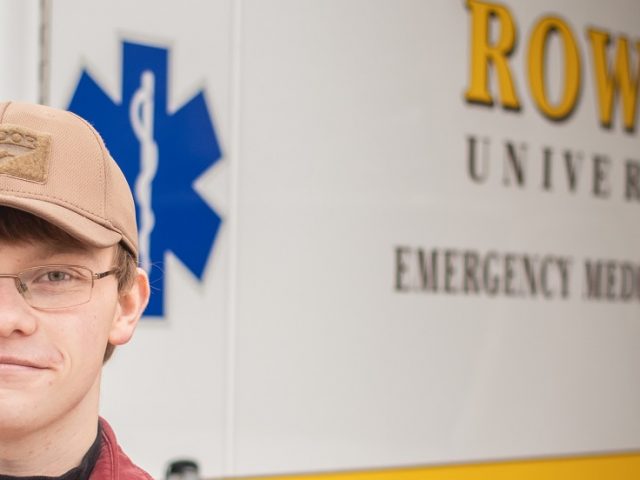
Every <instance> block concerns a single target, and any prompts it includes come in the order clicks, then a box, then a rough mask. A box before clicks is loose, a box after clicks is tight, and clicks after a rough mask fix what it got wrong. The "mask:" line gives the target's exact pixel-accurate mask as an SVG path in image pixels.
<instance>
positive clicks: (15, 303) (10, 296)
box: [0, 278, 36, 337]
mask: <svg viewBox="0 0 640 480" xmlns="http://www.w3.org/2000/svg"><path fill="white" fill-rule="evenodd" d="M16 285H17V284H16V281H15V279H14V278H0V337H9V336H11V335H14V334H22V335H31V334H32V333H33V332H35V330H36V319H35V317H34V315H33V312H32V310H31V307H30V306H29V305H28V304H27V302H26V300H25V299H24V298H23V297H22V295H21V294H20V292H19V291H18V288H16Z"/></svg>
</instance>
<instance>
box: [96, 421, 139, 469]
mask: <svg viewBox="0 0 640 480" xmlns="http://www.w3.org/2000/svg"><path fill="white" fill-rule="evenodd" d="M100 431H101V433H100V435H101V437H102V438H101V445H100V456H99V457H98V461H97V462H96V465H95V467H94V468H93V472H92V473H91V477H90V480H134V479H135V480H138V479H145V480H152V477H151V475H149V474H148V473H147V472H145V471H144V470H142V469H141V468H140V467H138V466H137V465H135V464H134V463H133V462H132V461H131V459H130V458H129V457H128V456H127V455H126V454H125V453H124V452H123V451H122V448H121V447H120V445H118V441H117V440H116V435H115V433H114V432H113V429H112V428H111V426H110V425H109V424H108V423H107V422H106V420H104V419H103V418H101V419H100Z"/></svg>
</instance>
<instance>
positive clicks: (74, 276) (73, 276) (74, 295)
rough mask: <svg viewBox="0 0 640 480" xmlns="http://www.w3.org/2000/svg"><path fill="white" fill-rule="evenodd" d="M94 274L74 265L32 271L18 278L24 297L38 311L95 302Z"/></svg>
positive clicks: (25, 272) (46, 267)
mask: <svg viewBox="0 0 640 480" xmlns="http://www.w3.org/2000/svg"><path fill="white" fill-rule="evenodd" d="M92 275H93V274H92V272H91V270H89V269H88V268H84V267H76V266H70V265H47V266H44V267H36V268H31V269H29V270H25V271H24V272H21V273H20V274H19V275H18V276H19V278H20V282H21V283H22V286H21V287H20V288H21V289H22V290H23V295H24V297H25V299H26V300H27V302H29V304H30V305H31V306H32V307H35V308H52V309H53V308H66V307H73V306H76V305H81V304H83V303H87V302H88V301H89V300H90V299H91V286H92V284H93V281H92Z"/></svg>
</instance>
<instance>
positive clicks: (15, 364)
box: [0, 354, 47, 370]
mask: <svg viewBox="0 0 640 480" xmlns="http://www.w3.org/2000/svg"><path fill="white" fill-rule="evenodd" d="M46 368H47V367H45V366H44V365H42V364H40V363H38V362H37V361H34V360H32V359H30V358H26V357H19V356H13V355H2V354H0V370H2V369H15V370H18V369H36V370H44V369H46Z"/></svg>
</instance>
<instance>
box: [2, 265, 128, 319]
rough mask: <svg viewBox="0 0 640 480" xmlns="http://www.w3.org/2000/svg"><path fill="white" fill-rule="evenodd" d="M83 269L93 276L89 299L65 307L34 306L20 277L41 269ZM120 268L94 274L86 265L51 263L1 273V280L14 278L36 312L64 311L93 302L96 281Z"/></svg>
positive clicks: (23, 295) (21, 294)
mask: <svg viewBox="0 0 640 480" xmlns="http://www.w3.org/2000/svg"><path fill="white" fill-rule="evenodd" d="M49 267H51V268H56V267H59V268H81V269H83V270H86V271H88V272H89V273H90V274H91V288H90V290H89V298H88V299H87V300H86V301H84V302H81V303H74V304H73V305H67V306H65V307H36V306H34V305H32V304H31V303H30V300H29V299H28V298H27V297H26V296H25V294H26V292H27V291H28V288H27V286H26V285H25V284H24V282H23V281H22V278H21V277H20V276H21V275H23V274H24V273H26V272H30V271H33V270H38V269H41V268H49ZM118 270H119V269H118V267H111V268H110V269H109V270H106V271H104V272H99V273H94V272H93V270H91V269H90V268H89V267H85V266H84V265H73V264H69V263H51V264H47V265H36V266H35V267H29V268H25V269H24V270H20V271H19V272H17V273H0V278H13V280H14V282H15V285H16V289H17V290H18V293H19V294H20V296H21V297H22V298H23V299H24V301H25V302H26V304H27V305H29V306H30V307H31V308H34V309H36V310H45V311H49V310H64V309H66V308H73V307H78V306H80V305H85V304H87V303H89V302H90V301H91V298H92V297H93V286H94V285H95V281H96V280H100V279H101V278H105V277H108V276H109V275H113V274H115V273H117V272H118Z"/></svg>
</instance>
